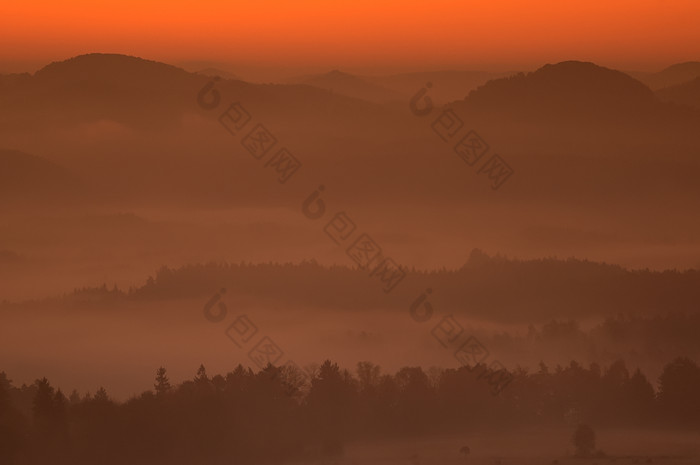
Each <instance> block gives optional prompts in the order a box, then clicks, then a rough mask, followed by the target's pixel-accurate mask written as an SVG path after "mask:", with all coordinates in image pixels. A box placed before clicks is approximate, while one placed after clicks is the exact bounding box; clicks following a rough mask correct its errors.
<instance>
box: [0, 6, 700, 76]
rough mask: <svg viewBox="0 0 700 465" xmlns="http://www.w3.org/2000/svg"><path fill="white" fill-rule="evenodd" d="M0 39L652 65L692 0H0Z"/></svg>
mask: <svg viewBox="0 0 700 465" xmlns="http://www.w3.org/2000/svg"><path fill="white" fill-rule="evenodd" d="M0 44H2V46H0V62H5V63H12V62H17V63H18V62H49V61H53V60H58V59H64V58H67V57H70V56H74V55H78V54H81V53H87V52H94V51H100V52H114V53H126V54H131V55H137V56H141V57H145V58H151V59H156V60H162V61H168V62H184V61H187V60H212V61H220V62H230V63H248V64H267V63H275V64H277V65H280V64H281V65H292V64H297V65H318V66H329V67H341V68H352V67H361V66H365V67H371V66H375V65H382V66H386V65H399V66H406V67H407V68H419V67H423V68H426V67H441V66H450V67H460V68H475V67H482V68H483V67H491V68H498V67H505V68H513V67H517V66H520V67H523V66H528V65H532V66H535V65H540V64H543V63H546V62H556V61H561V60H566V59H579V60H589V61H595V62H597V63H600V64H603V65H608V66H617V67H627V68H640V69H643V68H651V69H656V68H660V67H664V66H666V65H668V64H672V63H675V62H679V61H689V60H700V1H698V0H564V1H562V0H556V1H544V0H530V1H514V0H485V1H484V0H462V1H454V0H430V1H425V0H423V1H416V0H403V1H387V0H373V1H368V0H352V1H349V0H300V1H294V0H243V1H241V0H238V1H237V0H226V1H224V0H201V1H199V2H196V3H195V2H190V1H182V0H170V1H150V2H149V1H147V0H139V1H136V0H126V1H114V0H108V1H100V0H91V1H78V0H65V1H56V0H23V1H10V0H2V1H0ZM414 64H415V66H414Z"/></svg>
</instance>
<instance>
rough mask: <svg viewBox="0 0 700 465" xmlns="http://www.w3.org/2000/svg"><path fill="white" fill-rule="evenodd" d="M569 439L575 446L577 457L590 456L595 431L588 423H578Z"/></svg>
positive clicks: (593, 448)
mask: <svg viewBox="0 0 700 465" xmlns="http://www.w3.org/2000/svg"><path fill="white" fill-rule="evenodd" d="M571 441H572V442H573V443H574V446H575V447H576V456H577V457H590V456H591V455H593V451H594V450H595V431H593V428H591V427H590V426H588V425H583V424H582V425H578V428H576V431H575V432H574V436H573V438H571Z"/></svg>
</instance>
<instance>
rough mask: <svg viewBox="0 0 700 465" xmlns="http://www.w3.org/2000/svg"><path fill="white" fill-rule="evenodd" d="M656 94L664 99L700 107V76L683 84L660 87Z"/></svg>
mask: <svg viewBox="0 0 700 465" xmlns="http://www.w3.org/2000/svg"><path fill="white" fill-rule="evenodd" d="M656 95H657V96H658V97H659V98H660V99H661V100H664V101H668V102H674V103H678V104H681V105H688V106H691V107H695V108H698V109H700V77H696V78H695V79H693V80H692V81H689V82H684V83H683V84H677V85H675V86H670V87H665V88H663V89H659V90H657V91H656Z"/></svg>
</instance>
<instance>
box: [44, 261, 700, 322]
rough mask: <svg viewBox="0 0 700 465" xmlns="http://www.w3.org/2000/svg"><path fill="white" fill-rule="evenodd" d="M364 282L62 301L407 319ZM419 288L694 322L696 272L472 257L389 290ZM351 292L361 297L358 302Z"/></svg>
mask: <svg viewBox="0 0 700 465" xmlns="http://www.w3.org/2000/svg"><path fill="white" fill-rule="evenodd" d="M371 279H372V278H370V277H369V273H367V272H364V271H361V270H358V269H356V268H349V267H346V266H323V265H320V264H318V263H317V262H316V261H315V260H311V261H308V260H305V261H302V262H299V263H272V262H270V263H244V262H241V263H207V264H190V265H185V266H182V267H180V268H169V267H167V266H164V267H162V268H160V269H159V270H158V271H157V273H156V274H155V276H152V277H149V278H148V280H147V282H146V283H145V284H144V285H143V286H140V287H136V288H130V289H128V290H121V289H118V288H116V287H114V288H111V289H110V288H107V287H106V285H105V286H104V287H91V288H83V289H76V290H75V291H74V292H73V293H72V294H69V295H66V296H65V297H64V300H66V301H69V302H74V303H76V304H80V303H81V302H87V303H90V304H94V303H97V302H101V301H102V302H114V301H117V300H120V299H130V300H142V301H144V300H161V299H179V298H209V297H211V295H213V293H215V292H216V291H218V290H219V289H220V288H221V287H225V288H227V290H228V292H229V293H230V294H234V295H235V294H240V295H249V296H257V297H265V298H268V299H270V300H272V301H277V302H279V303H280V305H283V306H285V307H288V306H290V305H292V306H294V305H305V306H311V307H323V308H344V309H351V310H358V311H360V310H371V309H375V308H396V309H399V310H401V311H403V310H405V306H404V304H405V301H402V300H400V299H387V295H386V294H385V293H384V292H383V291H382V289H381V286H380V285H373V283H371V282H370V280H371ZM404 283H405V284H404ZM427 287H431V288H434V289H435V292H434V294H433V295H432V297H431V299H432V300H433V301H434V303H435V304H436V305H439V306H440V307H441V308H445V309H448V310H449V311H450V312H454V313H457V314H460V313H461V314H465V315H469V316H472V317H484V318H488V319H489V320H491V321H506V322H509V323H513V322H515V323H530V322H545V321H549V320H551V319H555V318H556V319H562V318H564V319H566V318H583V317H591V316H615V315H619V314H631V315H634V316H653V315H658V314H666V313H669V312H670V313H673V312H678V313H686V312H687V313H696V312H697V302H699V301H700V271H698V270H694V269H690V270H685V271H677V270H667V271H651V270H648V269H647V270H628V269H626V268H623V267H621V266H618V265H609V264H605V263H596V262H591V261H588V260H578V259H567V260H561V259H555V258H548V259H536V260H518V259H508V258H505V257H501V256H488V255H487V254H485V253H483V252H481V251H480V250H478V249H474V250H473V251H472V252H471V255H470V257H469V260H468V261H467V262H466V263H465V264H464V266H462V267H461V268H459V269H456V270H448V269H445V268H443V269H441V270H417V269H415V268H413V269H410V270H406V278H405V280H404V282H403V283H401V284H400V285H399V286H398V287H397V289H401V290H402V291H403V292H405V293H406V295H408V296H413V297H414V298H415V297H418V295H419V294H420V293H421V292H422V291H423V290H424V289H425V288H427ZM402 288H403V289H402ZM358 289H362V290H363V292H361V293H358V292H357V290H358ZM506 289H507V292H505V291H504V290H506ZM52 303H55V301H52ZM273 303H274V302H273Z"/></svg>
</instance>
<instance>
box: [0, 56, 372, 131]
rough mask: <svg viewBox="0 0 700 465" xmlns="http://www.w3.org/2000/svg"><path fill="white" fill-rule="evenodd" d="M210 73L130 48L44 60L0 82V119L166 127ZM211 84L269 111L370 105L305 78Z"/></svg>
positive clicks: (24, 123)
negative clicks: (26, 73)
mask: <svg viewBox="0 0 700 465" xmlns="http://www.w3.org/2000/svg"><path fill="white" fill-rule="evenodd" d="M210 79H211V78H210V77H208V76H205V75H201V74H197V73H190V72H187V71H185V70H184V69H181V68H178V67H175V66H171V65H167V64H164V63H159V62H155V61H151V60H145V59H142V58H137V57H132V56H126V55H118V54H101V53H92V54H87V55H81V56H77V57H74V58H70V59H68V60H65V61H60V62H54V63H51V64H50V65H48V66H46V67H44V68H42V69H41V70H39V71H37V72H36V73H35V74H34V76H31V77H30V78H22V79H17V78H13V79H12V82H11V85H7V86H3V87H2V88H0V102H3V103H4V105H3V107H2V109H0V122H3V123H4V126H5V128H7V129H26V128H33V127H36V128H40V127H41V126H42V125H46V124H55V125H58V126H60V125H70V124H75V123H79V122H86V121H100V120H112V121H116V122H118V123H120V124H124V125H127V126H131V127H137V128H142V129H146V128H164V127H172V125H177V124H179V122H180V121H181V119H182V115H183V114H185V113H192V112H196V111H199V110H200V109H199V108H198V107H197V105H196V102H195V97H196V95H197V92H198V91H199V90H200V89H201V88H202V87H203V86H204V85H205V84H206V83H207V82H209V81H210ZM7 80H8V81H9V79H7ZM218 87H219V89H220V90H221V93H222V95H224V96H228V98H230V99H234V100H240V101H243V102H245V103H246V104H247V105H248V107H249V109H256V108H257V109H258V110H261V112H263V113H267V114H270V118H285V119H286V120H289V121H294V120H303V119H304V117H312V118H313V117H316V118H317V119H319V120H324V119H327V118H328V117H329V112H332V113H333V114H334V115H336V116H337V117H339V118H350V119H355V120H357V119H358V118H362V117H372V115H373V114H374V113H375V112H376V108H374V107H372V106H371V105H369V104H367V103H365V102H359V101H357V100H355V99H352V98H349V97H345V96H342V95H339V94H337V95H330V94H329V93H328V92H327V91H324V90H322V89H316V88H313V87H310V86H302V85H270V84H251V83H246V82H243V81H237V80H224V81H222V82H220V85H219V86H218ZM368 105H369V106H368ZM300 108H304V109H305V111H304V112H301V111H300V110H299V109H300ZM224 109H225V108H223V107H222V109H221V111H223V110H224ZM358 112H359V113H361V115H359V116H358V114H357V113H358ZM216 116H218V114H217V115H216Z"/></svg>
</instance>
